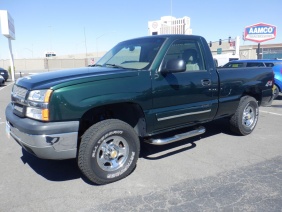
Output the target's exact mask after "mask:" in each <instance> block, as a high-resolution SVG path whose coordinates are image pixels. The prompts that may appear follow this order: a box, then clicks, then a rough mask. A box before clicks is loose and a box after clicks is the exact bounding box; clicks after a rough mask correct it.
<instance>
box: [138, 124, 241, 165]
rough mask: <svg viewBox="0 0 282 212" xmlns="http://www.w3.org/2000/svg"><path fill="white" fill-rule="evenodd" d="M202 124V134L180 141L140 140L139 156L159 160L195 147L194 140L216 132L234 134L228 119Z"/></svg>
mask: <svg viewBox="0 0 282 212" xmlns="http://www.w3.org/2000/svg"><path fill="white" fill-rule="evenodd" d="M203 126H204V127H205V128H206V132H205V133H204V134H202V135H199V136H195V137H191V138H187V139H184V140H181V141H177V142H174V143H170V144H166V145H161V146H156V145H152V144H148V143H145V142H141V151H140V157H141V158H144V159H147V160H159V159H162V158H165V157H169V156H172V155H175V154H178V153H180V152H184V151H188V150H191V149H193V148H195V147H196V146H197V145H196V142H197V141H199V140H201V139H204V138H207V137H210V136H213V135H216V134H220V133H223V134H227V135H230V136H236V135H235V134H234V133H233V132H232V131H230V129H229V120H228V119H220V120H216V121H213V122H209V123H207V124H203ZM189 130H191V129H189V128H186V129H182V130H179V131H178V132H177V133H184V132H187V131H189ZM174 134H175V132H174V133H173V134H172V133H170V134H166V136H173V135H174Z"/></svg>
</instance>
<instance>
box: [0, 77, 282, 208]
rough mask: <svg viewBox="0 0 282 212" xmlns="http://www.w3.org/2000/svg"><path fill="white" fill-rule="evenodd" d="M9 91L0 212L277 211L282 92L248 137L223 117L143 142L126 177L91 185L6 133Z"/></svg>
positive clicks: (0, 129) (4, 91)
mask: <svg viewBox="0 0 282 212" xmlns="http://www.w3.org/2000/svg"><path fill="white" fill-rule="evenodd" d="M11 89H12V82H10V81H8V82H6V85H5V86H2V87H0V145H1V146H0V171H1V174H0V211H23V212H25V211H28V212H30V211H44V212H48V211H69V212H71V211H82V212H88V211H89V212H92V211H95V212H96V211H144V212H145V211H262V212H266V211H282V154H281V153H282V139H281V137H282V129H281V124H282V95H280V96H279V97H278V99H277V100H274V102H273V105H272V106H271V107H261V108H260V117H259V121H258V124H257V127H256V129H255V130H254V132H253V133H252V134H250V135H248V136H236V135H234V134H233V133H232V132H231V131H230V130H229V128H228V120H226V119H223V120H218V121H215V122H212V123H209V124H206V125H205V127H206V131H207V132H206V133H205V134H203V135H201V136H197V137H194V138H191V139H186V140H183V141H179V142H176V143H172V144H168V145H165V146H152V145H150V144H142V146H141V147H142V149H141V154H140V158H139V160H138V163H137V166H136V168H135V170H134V171H133V173H132V174H130V175H129V176H128V177H127V178H125V179H123V180H121V181H118V182H115V183H112V184H108V185H103V186H97V185H93V184H92V183H91V182H89V181H88V180H87V179H86V178H85V177H84V176H83V175H82V174H81V173H80V171H79V169H78V167H77V164H76V160H64V161H50V160H42V159H38V158H36V157H34V156H32V155H30V154H29V153H27V152H25V151H24V150H22V148H21V147H20V146H19V145H18V144H17V143H16V142H15V141H14V140H13V139H12V138H10V139H8V138H7V136H6V133H5V121H6V120H5V108H6V105H7V104H8V103H9V101H10V92H11Z"/></svg>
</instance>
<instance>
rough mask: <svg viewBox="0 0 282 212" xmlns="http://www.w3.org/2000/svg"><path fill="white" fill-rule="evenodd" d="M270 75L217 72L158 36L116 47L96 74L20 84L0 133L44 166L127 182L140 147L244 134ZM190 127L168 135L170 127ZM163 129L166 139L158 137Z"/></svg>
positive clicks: (180, 40)
mask: <svg viewBox="0 0 282 212" xmlns="http://www.w3.org/2000/svg"><path fill="white" fill-rule="evenodd" d="M273 83H274V75H273V71H272V69H271V68H247V69H246V68H238V69H236V71H234V69H228V68H221V69H216V67H215V65H214V62H213V58H212V55H211V52H210V49H209V47H208V44H207V42H206V40H205V39H204V38H203V37H200V36H192V35H157V36H148V37H142V38H136V39H131V40H127V41H124V42H121V43H119V44H117V45H116V46H115V47H114V48H113V49H111V50H110V51H109V52H108V53H106V54H105V56H104V57H102V58H101V59H100V60H99V61H98V62H97V63H96V64H95V66H94V67H84V68H79V69H72V70H61V71H53V72H48V73H42V74H37V75H32V76H27V77H24V78H20V79H18V80H17V81H16V83H15V84H14V86H13V89H12V94H11V99H12V100H11V103H10V104H9V105H8V106H7V108H6V119H7V122H6V132H7V133H8V135H9V136H12V137H13V138H14V139H15V140H16V141H17V142H18V143H19V144H20V145H21V146H22V147H23V148H24V149H25V150H26V151H27V152H30V153H32V154H34V155H36V156H37V157H39V158H44V159H54V160H61V159H69V158H76V159H77V161H78V167H79V168H80V170H81V171H82V173H83V174H84V175H85V176H86V177H87V178H88V179H89V180H90V181H92V182H94V183H96V184H106V183H111V182H114V181H117V180H120V179H122V178H124V177H126V176H127V175H128V174H130V172H132V170H133V169H134V167H135V166H136V163H137V159H138V158H139V152H140V142H143V141H144V142H149V143H150V144H153V145H163V144H167V143H171V142H175V141H179V140H181V139H186V138H189V137H192V136H197V135H199V134H202V133H204V132H205V128H204V126H203V123H206V122H210V121H213V120H215V119H219V118H224V117H225V118H229V119H230V126H231V129H232V130H233V131H234V132H235V133H237V134H239V135H248V134H250V133H251V132H252V131H253V130H254V128H255V126H256V124H257V121H258V116H259V109H258V107H259V106H261V105H262V106H266V105H270V104H271V102H272V86H273ZM180 128H183V129H190V128H191V129H190V130H187V132H186V131H185V132H183V133H181V134H176V133H174V132H176V130H177V129H180ZM169 131H170V133H169V134H170V136H169V137H163V136H161V135H164V133H165V132H169Z"/></svg>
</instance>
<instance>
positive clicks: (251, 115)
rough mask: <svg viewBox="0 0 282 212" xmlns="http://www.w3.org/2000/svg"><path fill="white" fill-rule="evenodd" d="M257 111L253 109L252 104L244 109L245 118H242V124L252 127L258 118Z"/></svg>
mask: <svg viewBox="0 0 282 212" xmlns="http://www.w3.org/2000/svg"><path fill="white" fill-rule="evenodd" d="M255 113H256V111H255V108H253V107H251V106H250V104H248V105H247V106H246V107H245V109H244V113H243V117H242V124H243V125H244V126H245V127H251V126H252V124H253V123H254V121H255V118H256V114H255Z"/></svg>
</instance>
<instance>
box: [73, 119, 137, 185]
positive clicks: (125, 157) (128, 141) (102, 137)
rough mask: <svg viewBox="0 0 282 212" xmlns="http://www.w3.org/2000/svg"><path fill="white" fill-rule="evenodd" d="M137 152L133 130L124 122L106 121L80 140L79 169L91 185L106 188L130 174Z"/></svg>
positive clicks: (86, 133)
mask: <svg viewBox="0 0 282 212" xmlns="http://www.w3.org/2000/svg"><path fill="white" fill-rule="evenodd" d="M139 152H140V143H139V138H138V136H137V134H136V132H135V131H134V129H133V128H132V127H131V126H130V125H128V124H127V123H125V122H123V121H120V120H116V119H108V120H104V121H101V122H99V123H97V124H94V125H93V126H92V127H90V128H89V129H88V130H87V131H86V132H85V133H84V135H83V136H82V140H81V144H80V148H79V152H78V166H79V168H80V170H81V171H82V173H83V174H84V175H85V176H86V177H87V178H88V179H89V180H90V181H92V182H94V183H96V184H107V183H111V182H114V181H117V180H120V179H122V178H124V177H126V176H127V175H128V174H130V173H131V172H132V170H133V169H134V167H135V165H136V163H137V160H138V157H139Z"/></svg>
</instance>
